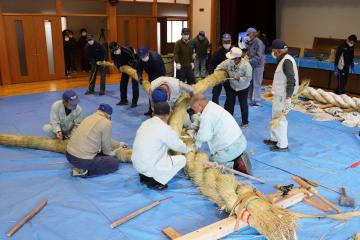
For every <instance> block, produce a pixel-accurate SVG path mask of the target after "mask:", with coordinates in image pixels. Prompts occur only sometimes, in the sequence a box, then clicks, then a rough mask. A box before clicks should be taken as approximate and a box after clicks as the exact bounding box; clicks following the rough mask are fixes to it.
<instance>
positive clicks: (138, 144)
mask: <svg viewBox="0 0 360 240" xmlns="http://www.w3.org/2000/svg"><path fill="white" fill-rule="evenodd" d="M169 113H170V106H169V104H168V103H167V102H159V103H155V104H154V113H153V114H154V116H153V117H152V118H151V119H148V120H146V121H145V122H143V123H142V124H141V126H140V128H139V129H138V131H137V133H136V136H135V141H134V145H133V152H132V156H131V160H132V162H133V165H134V167H135V169H136V170H137V171H138V172H139V175H140V182H141V183H145V184H146V185H147V186H148V187H149V188H155V189H157V190H163V189H165V188H167V183H168V182H169V181H170V180H171V179H172V178H173V177H174V176H175V175H176V173H177V172H178V171H180V170H181V169H182V168H183V167H184V166H185V164H186V158H185V156H184V155H175V156H171V155H169V154H168V151H169V150H170V149H171V150H174V151H176V152H180V153H188V152H190V149H189V148H188V147H187V146H186V145H185V143H184V142H183V141H181V140H180V138H179V136H178V135H177V134H176V132H175V131H174V130H173V129H171V128H170V126H169V125H168V121H169Z"/></svg>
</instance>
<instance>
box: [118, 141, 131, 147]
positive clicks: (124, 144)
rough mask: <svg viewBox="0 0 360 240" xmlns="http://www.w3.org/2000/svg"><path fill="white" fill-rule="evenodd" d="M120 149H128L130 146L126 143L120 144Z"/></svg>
mask: <svg viewBox="0 0 360 240" xmlns="http://www.w3.org/2000/svg"><path fill="white" fill-rule="evenodd" d="M120 147H121V148H128V147H129V146H128V145H127V144H126V143H124V142H120Z"/></svg>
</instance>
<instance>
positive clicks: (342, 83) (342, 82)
mask: <svg viewBox="0 0 360 240" xmlns="http://www.w3.org/2000/svg"><path fill="white" fill-rule="evenodd" d="M348 76H349V67H344V69H343V70H341V71H340V73H339V75H338V76H337V78H338V88H337V89H336V91H335V93H337V94H344V93H345V88H346V82H347V79H348Z"/></svg>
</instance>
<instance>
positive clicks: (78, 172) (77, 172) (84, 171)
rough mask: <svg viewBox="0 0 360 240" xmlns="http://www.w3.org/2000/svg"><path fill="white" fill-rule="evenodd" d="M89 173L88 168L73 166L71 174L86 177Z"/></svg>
mask: <svg viewBox="0 0 360 240" xmlns="http://www.w3.org/2000/svg"><path fill="white" fill-rule="evenodd" d="M88 173H89V170H87V169H80V168H73V169H72V170H71V176H73V177H86V176H87V175H88Z"/></svg>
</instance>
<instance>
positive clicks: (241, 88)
mask: <svg viewBox="0 0 360 240" xmlns="http://www.w3.org/2000/svg"><path fill="white" fill-rule="evenodd" d="M242 55H243V53H242V50H241V49H240V48H237V47H233V48H231V50H230V52H228V53H226V57H227V58H228V59H227V60H225V61H223V62H222V63H220V64H219V65H218V66H217V67H216V69H215V71H218V70H224V71H226V72H227V73H228V75H229V78H230V80H229V82H230V89H229V92H228V97H227V98H228V99H227V106H225V109H226V110H227V111H228V112H229V113H230V114H231V115H233V114H234V106H235V102H236V97H237V98H238V99H239V103H240V110H241V120H242V123H241V128H247V127H248V124H249V108H248V101H247V100H248V93H249V86H250V81H251V78H252V68H251V65H250V64H249V62H248V61H246V60H244V59H241V57H242Z"/></svg>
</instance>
